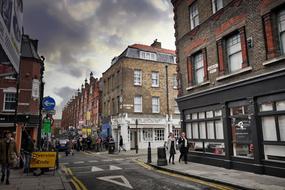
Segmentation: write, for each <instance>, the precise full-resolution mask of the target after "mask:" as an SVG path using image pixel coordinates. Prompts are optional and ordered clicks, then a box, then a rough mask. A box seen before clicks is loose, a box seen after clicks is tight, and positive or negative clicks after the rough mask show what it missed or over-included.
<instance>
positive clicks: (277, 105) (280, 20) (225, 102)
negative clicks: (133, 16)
mask: <svg viewBox="0 0 285 190" xmlns="http://www.w3.org/2000/svg"><path fill="white" fill-rule="evenodd" d="M172 4H173V6H174V20H175V25H174V27H175V37H176V47H177V62H178V65H177V70H178V79H179V82H178V88H179V97H178V99H177V102H178V105H179V109H180V111H181V114H182V118H183V122H182V127H183V130H184V131H186V133H187V137H188V139H189V141H190V142H191V144H192V145H193V146H191V149H190V154H189V156H188V158H189V160H190V161H193V162H200V163H205V164H211V165H216V166H221V167H225V168H233V169H239V170H246V171H251V172H256V173H266V174H271V175H277V176H283V177H284V176H285V86H284V84H285V9H284V7H285V1H284V0H275V1H267V0H264V1H262V0H248V1H244V0H209V1H204V0H189V1H184V0H172Z"/></svg>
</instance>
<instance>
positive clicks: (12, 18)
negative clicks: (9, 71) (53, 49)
mask: <svg viewBox="0 0 285 190" xmlns="http://www.w3.org/2000/svg"><path fill="white" fill-rule="evenodd" d="M22 28H23V0H5V1H3V0H0V44H1V46H2V48H3V50H4V52H5V53H6V55H7V57H8V59H9V61H10V62H11V63H12V65H13V66H14V68H15V70H16V72H19V64H20V53H21V41H22Z"/></svg>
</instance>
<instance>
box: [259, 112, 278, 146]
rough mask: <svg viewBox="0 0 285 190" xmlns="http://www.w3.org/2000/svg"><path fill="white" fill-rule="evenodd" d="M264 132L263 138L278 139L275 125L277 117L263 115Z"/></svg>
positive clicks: (266, 139)
mask: <svg viewBox="0 0 285 190" xmlns="http://www.w3.org/2000/svg"><path fill="white" fill-rule="evenodd" d="M261 121H262V122H261V123H262V132H263V140H265V141H276V140H277V133H276V126H275V118H274V117H262V119H261Z"/></svg>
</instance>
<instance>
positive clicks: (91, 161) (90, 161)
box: [88, 160, 98, 163]
mask: <svg viewBox="0 0 285 190" xmlns="http://www.w3.org/2000/svg"><path fill="white" fill-rule="evenodd" d="M88 162H89V163H94V162H98V161H97V160H89V161H88Z"/></svg>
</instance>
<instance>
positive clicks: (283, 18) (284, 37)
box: [278, 10, 285, 54]
mask: <svg viewBox="0 0 285 190" xmlns="http://www.w3.org/2000/svg"><path fill="white" fill-rule="evenodd" d="M278 23H279V27H278V29H279V35H280V45H281V51H282V54H285V10H282V11H281V12H280V13H279V15H278Z"/></svg>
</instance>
